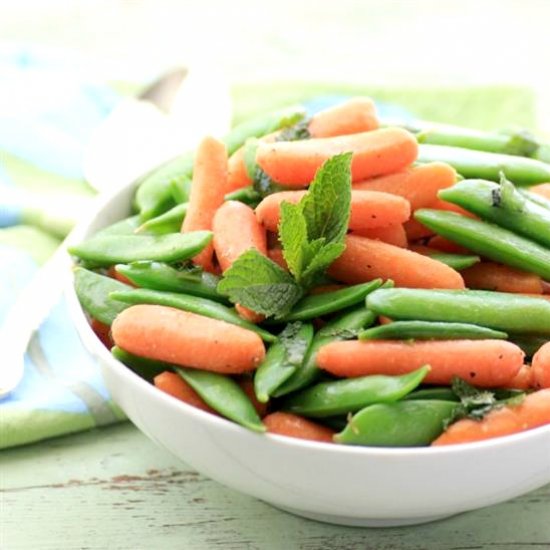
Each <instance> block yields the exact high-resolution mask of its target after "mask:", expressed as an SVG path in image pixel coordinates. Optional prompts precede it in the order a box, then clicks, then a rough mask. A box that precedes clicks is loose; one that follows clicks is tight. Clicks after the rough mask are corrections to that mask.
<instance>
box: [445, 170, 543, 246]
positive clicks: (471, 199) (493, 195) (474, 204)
mask: <svg viewBox="0 0 550 550" xmlns="http://www.w3.org/2000/svg"><path fill="white" fill-rule="evenodd" d="M438 195H439V197H441V198H442V199H443V200H445V201H448V202H452V203H454V204H458V205H459V206H462V207H463V208H465V209H466V210H468V211H469V212H473V213H474V214H476V215H478V216H479V217H480V218H481V219H483V220H486V221H489V222H492V223H496V224H497V225H499V226H501V227H504V228H506V229H510V230H511V231H514V232H515V233H517V234H519V235H523V236H524V237H527V238H529V239H532V240H533V241H536V242H538V243H540V244H542V245H544V246H546V247H550V210H547V209H546V208H544V207H542V206H539V205H538V204H536V203H534V202H532V201H531V200H529V199H527V198H525V197H524V196H523V195H522V194H521V193H519V192H518V191H517V190H516V188H515V187H514V185H513V184H512V183H510V182H509V181H506V180H503V181H502V183H501V184H500V185H498V184H496V183H493V182H490V181H484V180H464V181H461V182H459V183H457V184H455V185H453V186H452V187H449V188H448V189H443V190H442V191H440V192H439V194H438Z"/></svg>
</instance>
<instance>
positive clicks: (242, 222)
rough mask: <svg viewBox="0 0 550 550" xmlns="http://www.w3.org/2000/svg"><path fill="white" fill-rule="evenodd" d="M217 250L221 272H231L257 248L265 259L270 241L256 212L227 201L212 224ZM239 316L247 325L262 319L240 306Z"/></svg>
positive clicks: (238, 309) (240, 203)
mask: <svg viewBox="0 0 550 550" xmlns="http://www.w3.org/2000/svg"><path fill="white" fill-rule="evenodd" d="M212 228H213V231H214V250H215V252H216V258H217V259H218V263H219V264H220V267H221V268H222V271H225V270H226V269H229V268H230V267H231V265H232V264H233V262H234V261H235V260H236V259H237V258H238V257H239V256H240V255H241V254H242V253H243V252H246V251H247V250H249V249H250V248H255V249H256V250H257V251H258V252H260V253H261V254H263V255H264V256H265V255H266V254H267V237H266V232H265V229H264V228H263V227H262V225H261V224H260V223H258V220H257V219H256V216H255V215H254V210H252V208H250V206H247V205H246V204H243V203H242V202H237V201H227V202H225V203H224V204H223V205H222V206H220V208H218V210H217V212H216V214H215V215H214V220H213V222H212ZM237 313H238V314H239V315H240V316H241V317H242V318H243V319H245V320H246V321H250V322H252V323H259V322H260V321H262V320H263V316H262V315H260V314H258V313H256V312H254V311H252V310H250V309H248V308H246V307H244V306H241V305H240V304H237Z"/></svg>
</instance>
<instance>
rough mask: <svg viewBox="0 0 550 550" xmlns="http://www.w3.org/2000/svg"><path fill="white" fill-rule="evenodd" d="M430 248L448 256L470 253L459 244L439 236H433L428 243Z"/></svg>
mask: <svg viewBox="0 0 550 550" xmlns="http://www.w3.org/2000/svg"><path fill="white" fill-rule="evenodd" d="M428 246H429V247H430V248H436V249H437V250H440V251H441V252H448V253H449V254H469V253H470V251H469V250H468V249H467V248H464V247H463V246H460V245H459V244H456V243H454V242H453V241H450V240H449V239H446V238H445V237H442V236H441V235H435V236H434V237H432V238H431V239H430V240H429V241H428Z"/></svg>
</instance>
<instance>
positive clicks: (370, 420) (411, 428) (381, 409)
mask: <svg viewBox="0 0 550 550" xmlns="http://www.w3.org/2000/svg"><path fill="white" fill-rule="evenodd" d="M458 407H459V404H458V403H455V402H452V401H439V400H435V399H434V400H431V399H430V400H428V399H426V400H413V401H399V402H397V403H388V404H376V405H370V406H368V407H366V408H364V409H363V410H362V411H359V412H358V413H357V414H356V415H354V416H353V418H352V419H351V420H350V421H349V422H348V425H347V426H346V428H345V429H344V430H343V431H342V432H340V433H339V434H336V435H335V436H334V441H336V442H337V443H344V444H345V445H366V446H373V447H418V446H423V445H429V444H430V443H431V442H432V441H433V440H434V439H436V438H437V437H438V436H439V435H440V434H441V433H442V432H443V430H444V426H445V423H446V422H448V421H450V420H451V419H452V418H453V416H454V414H455V412H456V410H457V409H458Z"/></svg>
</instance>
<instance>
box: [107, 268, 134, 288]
mask: <svg viewBox="0 0 550 550" xmlns="http://www.w3.org/2000/svg"><path fill="white" fill-rule="evenodd" d="M107 276H108V277H111V279H116V280H117V281H120V282H121V283H124V284H125V285H129V286H133V287H137V285H136V284H134V283H133V282H132V281H130V279H128V277H126V276H124V275H123V274H122V273H119V272H118V271H117V270H116V269H115V266H114V265H112V266H111V267H110V268H109V269H108V270H107Z"/></svg>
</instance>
